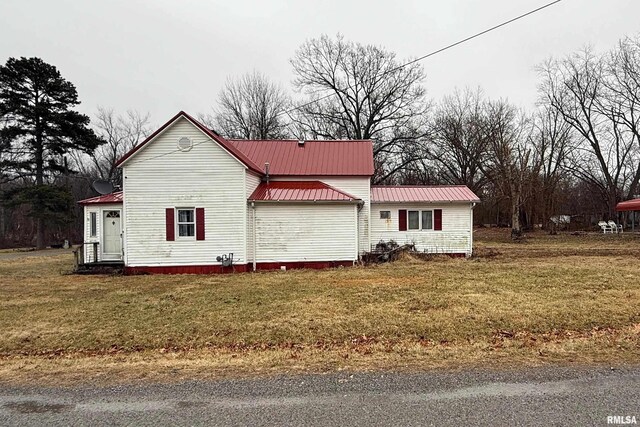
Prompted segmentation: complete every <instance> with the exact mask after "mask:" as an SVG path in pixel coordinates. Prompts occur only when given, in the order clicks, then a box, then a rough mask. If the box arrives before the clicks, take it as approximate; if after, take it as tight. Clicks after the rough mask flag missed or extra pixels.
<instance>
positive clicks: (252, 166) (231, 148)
mask: <svg viewBox="0 0 640 427" xmlns="http://www.w3.org/2000/svg"><path fill="white" fill-rule="evenodd" d="M180 117H184V118H185V119H187V120H189V121H190V122H191V123H193V125H194V126H196V127H197V128H198V129H200V130H201V131H202V132H204V133H205V134H206V135H207V136H209V137H210V138H211V139H213V140H214V141H216V142H217V143H218V144H220V145H221V146H222V147H223V148H224V149H225V150H227V151H228V152H229V153H231V155H232V156H234V157H235V158H237V159H238V160H240V161H241V162H242V163H244V164H245V165H246V166H247V167H248V168H249V169H251V170H253V171H254V172H257V173H262V169H261V168H260V167H259V166H257V165H256V164H255V163H253V162H252V161H251V159H249V158H248V157H247V156H245V155H244V154H243V153H242V152H241V151H239V150H238V149H237V148H235V146H233V145H232V144H230V143H229V141H227V140H226V139H224V138H223V137H221V136H220V135H218V134H216V133H215V132H212V131H211V130H210V129H207V127H206V126H204V125H203V124H202V123H200V122H199V121H197V120H196V119H194V118H193V117H191V116H190V115H188V114H187V113H185V112H184V111H180V112H179V113H178V114H176V115H175V116H173V117H172V118H171V119H170V120H169V121H168V122H167V123H165V124H164V125H162V126H161V127H160V128H159V129H158V130H156V131H155V132H154V133H152V134H151V135H149V137H148V138H147V139H145V140H144V141H142V142H141V143H140V144H138V145H136V146H135V147H133V148H132V149H131V150H130V151H129V152H128V153H126V154H125V155H124V156H122V157H121V158H120V160H118V161H117V162H116V166H120V165H121V164H122V163H124V162H125V161H126V160H127V159H128V158H129V157H131V156H133V155H134V154H135V153H137V152H138V151H139V150H140V149H141V148H142V147H144V146H145V145H147V144H148V143H149V142H150V141H151V140H153V138H155V137H156V136H157V135H158V134H159V133H160V132H162V131H163V130H165V129H166V128H167V127H168V126H169V125H171V124H172V123H173V122H174V121H176V120H177V119H178V118H180Z"/></svg>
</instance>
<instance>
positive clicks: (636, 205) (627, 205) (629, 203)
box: [616, 199, 640, 212]
mask: <svg viewBox="0 0 640 427" xmlns="http://www.w3.org/2000/svg"><path fill="white" fill-rule="evenodd" d="M616 211H618V212H622V211H640V199H631V200H626V201H624V202H620V203H618V204H617V205H616Z"/></svg>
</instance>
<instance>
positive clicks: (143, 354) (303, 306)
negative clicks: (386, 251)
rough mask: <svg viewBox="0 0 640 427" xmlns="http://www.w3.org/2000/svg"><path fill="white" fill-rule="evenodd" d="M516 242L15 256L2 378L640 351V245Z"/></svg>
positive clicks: (501, 238) (611, 358)
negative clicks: (89, 271)
mask: <svg viewBox="0 0 640 427" xmlns="http://www.w3.org/2000/svg"><path fill="white" fill-rule="evenodd" d="M506 233H507V232H504V231H502V232H496V231H494V230H490V231H484V230H483V231H480V232H479V233H477V234H476V240H477V246H478V249H479V250H478V252H479V253H480V254H481V256H480V257H477V258H474V259H470V260H464V259H448V258H442V259H440V258H439V259H436V260H432V261H426V262H425V261H418V260H415V259H412V258H407V259H404V260H402V261H399V262H397V263H393V264H386V265H379V266H373V267H366V268H365V267H357V268H344V269H333V270H324V271H287V272H279V271H278V272H268V273H257V274H237V275H212V276H193V275H180V276H131V277H121V276H75V275H69V274H67V273H68V272H69V271H70V268H71V257H70V256H60V257H47V258H22V259H18V260H5V261H1V262H0V329H1V330H2V331H3V333H2V334H1V335H0V358H1V359H0V364H1V367H0V379H1V378H3V377H4V378H5V379H20V378H23V379H24V378H25V376H29V377H33V375H34V374H35V373H36V372H37V373H39V375H41V376H42V375H44V377H45V378H60V377H64V376H65V375H70V376H71V377H72V378H77V377H83V375H84V374H86V373H87V372H95V373H97V374H101V373H102V374H104V373H105V372H115V371H122V378H133V377H141V376H147V375H149V374H150V373H152V372H155V374H156V375H157V374H158V372H160V371H162V369H160V368H161V367H163V366H164V367H169V366H172V368H171V369H173V370H175V369H181V370H182V371H184V372H189V375H191V376H198V375H205V373H207V375H211V373H212V372H216V373H217V374H220V373H227V374H234V373H236V374H237V373H239V372H262V371H268V372H272V371H275V372H282V371H290V370H305V369H310V370H324V369H336V368H340V367H350V368H354V369H368V368H387V369H395V368H398V367H402V366H414V367H421V368H428V367H433V366H462V365H468V364H473V365H478V364H479V365H493V364H494V363H495V362H496V361H498V360H499V361H500V363H514V364H517V363H526V364H537V363H545V362H547V361H563V362H570V361H577V362H581V363H584V362H598V363H601V362H605V361H606V362H615V361H632V360H634V359H636V358H637V356H638V355H640V336H639V333H640V330H639V326H638V325H640V280H639V278H640V258H639V254H640V251H639V249H640V239H638V237H637V236H631V235H627V236H622V237H619V236H612V235H607V236H604V237H603V236H599V235H590V236H572V235H562V236H547V235H542V234H540V235H535V236H534V237H532V238H530V239H528V240H527V241H525V242H524V243H511V242H510V241H509V240H508V239H507V238H506V236H507V234H506ZM607 251H608V252H607ZM483 254H484V256H482V255H483ZM62 367H65V368H64V369H62ZM109 367H110V368H109ZM127 367H129V368H127ZM154 367H155V368H154ZM167 369H168V368H167ZM126 372H128V375H125V373H126ZM171 372H173V371H171Z"/></svg>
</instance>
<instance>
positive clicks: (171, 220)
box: [165, 208, 176, 242]
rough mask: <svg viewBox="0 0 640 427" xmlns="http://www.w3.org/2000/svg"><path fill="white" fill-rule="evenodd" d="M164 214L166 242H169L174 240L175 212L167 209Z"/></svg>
mask: <svg viewBox="0 0 640 427" xmlns="http://www.w3.org/2000/svg"><path fill="white" fill-rule="evenodd" d="M165 212H166V218H167V241H169V242H171V241H173V240H176V223H175V210H174V209H173V208H167V209H166V210H165Z"/></svg>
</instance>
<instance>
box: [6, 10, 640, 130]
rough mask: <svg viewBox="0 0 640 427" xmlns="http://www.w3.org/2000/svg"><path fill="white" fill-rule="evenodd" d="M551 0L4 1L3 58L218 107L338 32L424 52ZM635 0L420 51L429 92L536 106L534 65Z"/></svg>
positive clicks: (160, 112)
mask: <svg viewBox="0 0 640 427" xmlns="http://www.w3.org/2000/svg"><path fill="white" fill-rule="evenodd" d="M548 1H550V0H519V1H515V0H483V1H481V0H447V1H444V0H440V1H434V0H431V1H428V0H422V1H420V0H393V1H376V0H326V1H287V0H264V1H248V0H223V1H221V0H208V1H205V0H183V1H176V0H173V1H169V0H112V1H104V0H101V1H93V0H84V1H80V0H77V1H70V0H55V1H53V0H2V2H1V3H0V61H1V62H2V63H4V62H5V61H6V59H7V58H8V57H10V56H39V57H41V58H43V59H44V60H45V61H47V62H49V63H51V64H54V65H56V66H57V67H58V68H59V69H60V71H61V72H62V75H63V76H64V77H65V78H67V79H69V80H70V81H72V82H73V83H74V84H75V85H76V87H77V88H78V92H79V95H80V100H81V101H82V104H81V105H80V110H81V111H83V112H85V113H87V114H90V115H93V114H94V113H95V111H96V108H97V106H99V105H101V106H105V107H112V108H114V109H116V110H117V111H125V110H127V109H135V110H138V111H140V112H147V111H148V112H150V113H151V116H152V121H153V123H154V124H161V123H163V122H164V121H166V120H167V119H169V118H170V117H171V116H172V115H173V114H175V113H176V112H177V111H179V110H185V111H187V112H189V113H192V114H196V113H198V112H209V110H210V107H211V106H213V105H214V104H215V101H216V98H217V94H218V92H219V90H220V88H221V87H222V85H223V84H224V82H225V80H226V78H227V76H235V75H240V74H242V73H245V72H250V71H253V70H254V69H255V70H258V71H261V72H263V73H264V74H266V75H267V76H268V77H269V78H271V79H272V80H273V81H275V82H278V83H280V84H281V85H282V86H283V87H285V88H286V89H287V90H290V81H291V80H292V78H293V76H292V72H291V66H290V64H289V58H291V57H292V55H293V53H294V51H295V49H296V48H297V47H298V46H299V45H300V44H301V43H302V42H304V40H306V39H308V38H314V37H318V36H320V35H321V34H322V33H326V34H329V35H331V36H335V34H337V33H338V32H340V33H342V34H344V36H345V37H346V38H347V39H349V40H353V41H357V42H361V43H365V44H368V43H372V44H376V45H381V46H384V47H386V48H387V49H389V50H392V51H394V52H396V53H397V54H398V57H399V58H407V57H411V56H413V57H417V56H421V55H424V54H426V53H429V52H431V51H433V50H435V49H438V48H440V47H442V46H444V45H447V44H449V43H452V42H455V41H457V40H459V39H461V38H464V37H466V36H469V35H471V34H473V33H475V32H478V31H481V30H484V29H485V28H487V27H490V26H492V25H495V24H497V23H499V22H502V21H504V20H507V19H510V18H512V17H514V16H516V15H519V14H521V13H524V12H526V11H528V10H530V9H534V8H536V7H538V6H541V5H542V4H544V3H547V2H548ZM639 17H640V1H638V0H563V1H562V2H561V3H559V4H557V5H555V6H553V7H551V8H548V9H545V10H544V11H542V12H539V13H538V14H536V15H533V16H530V17H528V18H525V19H523V20H521V21H518V22H516V23H514V24H511V25H509V26H507V27H504V28H502V29H500V30H497V31H495V32H493V33H490V34H488V35H485V36H483V37H481V38H478V39H475V40H473V41H471V42H469V43H467V44H464V45H461V46H458V47H456V48H454V49H452V50H449V51H447V52H444V53H442V54H439V55H437V56H434V57H432V58H429V59H427V60H425V61H423V62H422V63H423V65H424V67H425V70H426V72H427V79H426V82H425V85H426V88H427V90H428V92H429V95H430V97H432V98H435V99H439V98H440V97H442V96H443V95H445V94H447V93H451V92H452V91H453V90H454V88H456V87H464V86H470V87H476V86H480V87H482V88H483V89H484V91H485V93H486V94H487V95H488V96H490V97H495V98H497V97H505V98H508V99H509V100H510V101H512V102H514V103H515V104H517V105H519V106H522V107H525V108H530V107H532V106H533V103H534V102H535V99H536V84H537V77H536V74H535V71H534V67H535V65H537V64H539V63H540V62H541V61H543V60H544V59H546V58H548V57H549V56H563V55H566V54H568V53H571V52H573V51H575V50H577V49H580V48H581V47H583V46H584V45H586V44H591V45H593V46H594V47H595V48H596V49H598V50H604V49H608V48H610V47H612V46H613V45H614V44H615V43H616V42H617V40H618V39H619V38H621V37H623V36H624V35H633V34H635V33H637V32H639V31H640V25H639V22H640V21H639V20H638V19H639Z"/></svg>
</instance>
